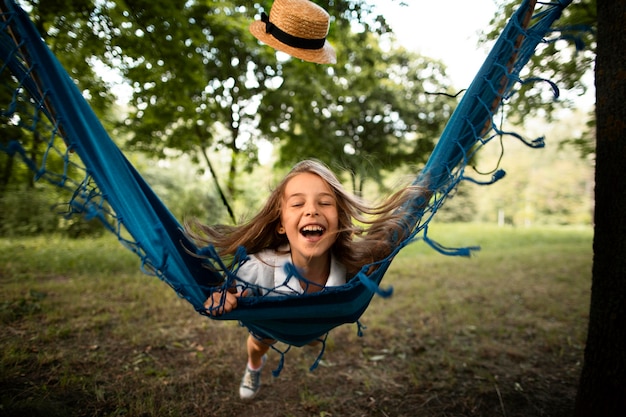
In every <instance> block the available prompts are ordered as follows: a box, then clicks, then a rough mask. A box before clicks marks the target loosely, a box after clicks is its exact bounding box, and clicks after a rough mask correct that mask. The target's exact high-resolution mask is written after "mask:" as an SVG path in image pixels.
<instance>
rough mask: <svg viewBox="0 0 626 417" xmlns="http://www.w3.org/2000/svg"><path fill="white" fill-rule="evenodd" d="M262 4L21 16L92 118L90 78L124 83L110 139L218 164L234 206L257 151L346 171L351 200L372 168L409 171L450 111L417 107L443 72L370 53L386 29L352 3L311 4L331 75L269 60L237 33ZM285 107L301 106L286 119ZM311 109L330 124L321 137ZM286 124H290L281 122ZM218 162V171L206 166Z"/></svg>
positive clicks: (98, 88)
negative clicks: (265, 144)
mask: <svg viewBox="0 0 626 417" xmlns="http://www.w3.org/2000/svg"><path fill="white" fill-rule="evenodd" d="M271 4H272V2H271V1H264V2H259V3H258V4H254V5H250V6H247V5H242V4H240V3H238V2H233V1H228V0H222V1H194V2H184V1H175V2H172V1H164V0H157V1H150V2H148V1H133V2H124V1H110V2H96V3H91V2H89V1H79V0H77V1H75V2H74V1H66V2H56V3H55V4H54V5H53V7H52V8H51V9H46V10H40V4H39V2H37V1H33V2H32V3H31V13H32V16H33V19H35V21H36V22H37V25H38V27H39V29H40V30H42V31H43V33H44V34H45V37H46V39H47V42H48V43H50V44H52V46H53V50H54V51H55V52H56V53H57V54H58V55H60V57H61V60H62V62H63V63H64V65H66V67H67V68H68V70H69V72H70V74H71V75H72V76H73V77H75V78H76V79H77V82H78V83H79V85H80V86H81V88H82V89H83V90H84V92H85V95H86V96H87V97H88V98H90V101H91V102H92V103H94V104H96V105H97V107H98V108H100V107H106V104H110V99H111V97H110V95H107V94H100V92H105V91H107V89H106V88H105V87H104V86H103V84H102V83H103V82H102V79H101V77H102V76H103V75H110V74H111V73H117V74H118V75H119V76H121V77H122V78H123V79H124V80H125V81H126V82H127V83H128V84H129V85H130V88H131V90H132V94H131V96H130V98H129V100H130V101H129V103H128V117H126V118H125V119H124V121H123V123H122V124H121V125H118V128H117V129H115V130H114V131H113V134H114V136H124V137H126V136H128V138H129V139H128V141H127V144H126V146H128V147H129V148H130V149H139V150H142V151H149V152H150V153H151V154H153V155H156V156H158V157H161V158H162V157H172V156H177V155H180V154H181V153H185V154H188V155H190V156H192V158H193V160H194V161H195V162H202V163H203V164H204V165H205V166H206V169H209V170H211V171H213V172H216V171H220V170H219V169H215V165H220V164H224V163H227V164H229V169H228V170H226V177H225V179H224V180H223V182H224V183H225V185H226V189H227V194H228V196H229V197H230V198H232V199H234V200H236V199H238V198H239V197H240V196H241V189H240V188H241V184H238V183H237V181H236V179H237V178H238V176H239V175H240V174H241V173H242V172H244V171H248V172H249V171H250V170H251V168H252V167H253V166H255V165H257V163H258V145H259V142H260V141H263V140H269V141H271V142H274V143H276V144H277V145H279V148H281V158H280V162H281V163H282V164H283V165H285V164H290V163H292V162H293V161H294V160H297V159H302V158H304V157H307V156H312V155H315V156H319V157H320V159H323V160H325V161H326V162H328V163H330V164H331V165H336V166H341V167H347V168H349V169H350V170H351V171H352V172H354V174H355V176H358V178H357V177H355V178H354V181H355V184H354V188H355V189H356V190H361V189H362V184H363V182H364V181H365V179H367V178H372V179H374V180H377V181H378V180H379V179H380V176H381V172H382V171H383V170H386V169H391V168H395V167H398V166H399V165H401V164H403V163H414V164H417V163H419V162H421V161H422V160H423V159H424V158H425V155H427V153H428V151H429V150H430V149H432V143H433V141H434V140H435V139H436V137H437V134H438V132H439V131H440V130H441V127H442V126H443V121H444V120H445V119H446V117H447V115H448V114H449V107H450V104H449V103H446V102H445V100H432V97H428V96H427V95H426V89H431V90H432V91H435V92H442V91H443V92H445V90H446V87H445V74H444V72H443V67H442V65H441V64H439V63H433V62H431V61H429V60H428V59H426V58H424V57H418V56H413V55H410V54H408V53H406V51H402V50H398V49H396V48H395V47H392V48H391V49H390V50H387V51H383V50H381V43H382V42H383V41H385V42H388V40H384V39H385V38H384V37H385V36H386V37H387V38H388V37H389V33H388V32H389V27H388V26H387V24H386V22H385V20H384V18H383V17H382V16H379V15H377V14H376V13H374V11H373V10H374V9H373V6H372V5H371V4H369V3H368V2H366V1H364V0H342V1H333V2H321V3H320V5H321V6H322V7H325V8H326V9H327V10H328V11H329V12H330V14H331V16H332V25H331V32H330V34H329V41H330V42H331V43H333V44H334V45H335V46H336V48H337V50H338V53H339V56H340V62H339V65H337V66H336V67H325V66H316V65H314V64H310V63H303V62H299V61H298V60H295V59H291V60H287V62H284V61H281V60H280V59H278V60H277V56H276V54H275V51H274V50H273V49H271V48H269V47H267V46H264V45H260V44H259V43H258V42H257V41H256V39H254V38H253V37H252V35H251V34H250V33H249V32H248V25H249V23H250V22H251V21H252V20H253V19H255V18H258V13H259V12H260V11H261V10H265V11H269V10H270V7H271ZM83 68H85V70H84V71H83ZM94 68H96V69H99V70H98V71H96V73H94V71H95V70H94ZM312 80H313V81H314V82H311V81H312ZM276 85H280V88H279V89H278V90H279V91H277V90H276V88H274V86H276ZM303 86H307V88H306V89H305V88H302V87H303ZM268 94H272V97H271V98H264V97H265V96H267V95H268ZM285 97H288V100H285ZM259 103H263V104H262V107H261V108H260V109H259V108H258V107H259ZM293 106H302V107H298V108H297V110H296V112H299V114H297V115H295V114H294V112H293V108H294V107H293ZM268 108H269V110H268V111H266V109H268ZM322 110H324V112H330V113H331V120H330V122H331V123H330V125H328V124H327V123H326V122H327V121H328V120H327V118H326V117H325V116H324V114H323V113H322ZM307 111H308V113H306V112H307ZM110 116H111V115H110V114H109V115H107V117H110ZM294 116H297V123H292V124H289V125H286V124H283V123H282V122H283V121H284V120H290V119H292V118H293V117H294ZM267 118H272V120H267ZM276 129H278V132H277V131H276ZM301 131H304V132H305V133H304V135H309V138H306V137H305V138H302V134H301ZM311 138H314V139H316V143H317V144H316V145H313V144H311V143H309V141H308V140H307V139H311ZM320 138H332V139H333V140H329V141H321V140H319V139H320ZM335 138H336V140H335ZM277 141H278V142H280V143H277ZM297 141H303V142H304V144H302V143H301V144H298V143H297ZM283 144H284V146H282V145H283ZM312 149H316V151H317V152H313V151H312ZM171 150H177V152H174V153H172V152H169V151H171ZM224 150H227V151H228V159H227V160H220V161H217V162H216V161H214V160H213V159H214V156H213V155H215V154H216V153H220V154H222V155H223V151H224ZM215 181H216V184H217V185H218V186H219V185H220V184H219V182H218V179H217V178H215Z"/></svg>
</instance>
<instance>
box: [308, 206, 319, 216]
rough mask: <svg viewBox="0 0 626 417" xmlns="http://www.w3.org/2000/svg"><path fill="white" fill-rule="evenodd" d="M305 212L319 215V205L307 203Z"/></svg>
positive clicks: (310, 214) (309, 214)
mask: <svg viewBox="0 0 626 417" xmlns="http://www.w3.org/2000/svg"><path fill="white" fill-rule="evenodd" d="M305 214H306V215H307V216H317V215H319V213H318V211H317V206H316V205H315V204H309V205H307V207H306V212H305Z"/></svg>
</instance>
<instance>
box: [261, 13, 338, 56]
mask: <svg viewBox="0 0 626 417" xmlns="http://www.w3.org/2000/svg"><path fill="white" fill-rule="evenodd" d="M261 21H262V22H264V23H265V33H268V34H270V35H272V36H273V37H274V38H276V39H277V40H279V41H281V42H282V43H284V44H285V45H288V46H291V47H293V48H300V49H322V48H323V47H324V43H325V42H326V38H322V39H307V38H300V37H298V36H293V35H290V34H288V33H287V32H283V31H282V30H281V29H280V28H279V27H278V26H276V25H275V24H273V23H272V22H270V18H269V16H268V15H267V14H265V13H264V12H263V13H261Z"/></svg>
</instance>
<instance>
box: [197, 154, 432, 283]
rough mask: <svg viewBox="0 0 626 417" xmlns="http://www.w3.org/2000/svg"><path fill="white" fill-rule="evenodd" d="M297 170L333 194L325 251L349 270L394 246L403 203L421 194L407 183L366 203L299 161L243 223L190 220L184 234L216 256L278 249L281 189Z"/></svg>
mask: <svg viewBox="0 0 626 417" xmlns="http://www.w3.org/2000/svg"><path fill="white" fill-rule="evenodd" d="M302 173H312V174H315V175H317V176H319V177H320V178H322V180H324V181H325V182H326V183H327V184H328V185H329V186H330V188H331V189H332V190H333V192H334V194H335V199H336V201H337V212H338V217H339V227H338V229H339V231H338V236H337V239H336V240H335V243H334V244H333V246H332V248H331V250H332V251H333V254H334V255H335V256H336V257H337V259H338V260H339V261H340V262H341V263H342V264H343V265H345V266H346V269H347V271H348V273H350V274H355V273H356V272H358V271H359V270H360V269H361V268H362V267H363V266H364V265H367V264H370V263H373V262H375V261H378V260H381V259H384V258H385V257H386V256H387V255H389V254H390V253H391V252H392V250H393V248H394V245H396V244H397V243H398V242H399V241H400V240H402V239H404V238H405V237H406V236H407V235H408V233H410V228H411V227H412V226H411V225H410V224H408V220H407V216H405V210H404V209H403V207H405V206H406V204H405V203H408V202H409V201H410V200H413V199H415V198H417V197H419V196H422V195H424V190H423V189H421V188H419V187H414V186H408V187H405V188H403V189H401V190H400V191H398V192H396V193H395V194H393V195H391V196H390V197H389V198H387V199H386V200H385V201H384V202H383V203H382V204H379V205H374V206H371V205H369V204H366V203H365V202H364V200H362V199H361V198H359V197H357V196H355V195H353V194H350V193H348V192H347V191H346V190H345V188H344V187H343V185H342V184H341V182H340V181H339V179H338V178H337V177H336V176H335V174H334V173H333V172H332V171H331V170H330V169H329V168H328V167H327V166H326V165H324V164H323V163H321V162H319V161H315V160H304V161H301V162H299V163H298V164H296V165H295V166H294V167H293V168H292V169H291V171H289V173H288V174H287V175H286V176H285V177H284V178H283V179H282V181H281V182H280V183H279V184H278V185H277V186H276V188H274V190H273V191H272V192H271V194H270V196H269V198H268V199H267V201H266V203H265V205H264V206H263V208H261V210H260V211H259V212H258V213H257V214H256V215H255V216H254V217H253V218H252V219H250V220H249V221H247V222H246V223H244V224H241V225H237V226H231V225H204V224H202V223H200V222H199V221H197V220H196V219H191V220H189V221H185V230H186V232H187V234H188V236H189V237H190V238H191V239H193V240H195V241H196V242H197V243H199V244H210V245H213V246H214V247H215V249H216V250H217V253H218V254H219V255H220V256H228V255H233V254H235V252H236V251H237V249H238V248H239V247H241V246H243V247H244V248H245V249H246V251H247V252H248V253H256V252H259V251H261V250H263V249H278V248H279V247H280V246H282V245H284V244H286V243H288V241H287V237H286V235H285V234H279V233H278V232H277V229H278V227H279V225H280V215H281V203H282V198H283V195H284V191H285V187H286V185H287V183H288V182H289V180H291V179H292V178H293V177H295V176H296V175H298V174H302ZM355 223H358V224H363V225H364V226H359V225H357V224H355Z"/></svg>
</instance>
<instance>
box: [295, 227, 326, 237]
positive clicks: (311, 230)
mask: <svg viewBox="0 0 626 417" xmlns="http://www.w3.org/2000/svg"><path fill="white" fill-rule="evenodd" d="M325 231H326V229H324V228H323V227H322V226H319V225H310V226H304V227H303V228H302V229H300V234H301V235H302V236H304V237H321V236H322V235H323V234H324V232H325Z"/></svg>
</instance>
